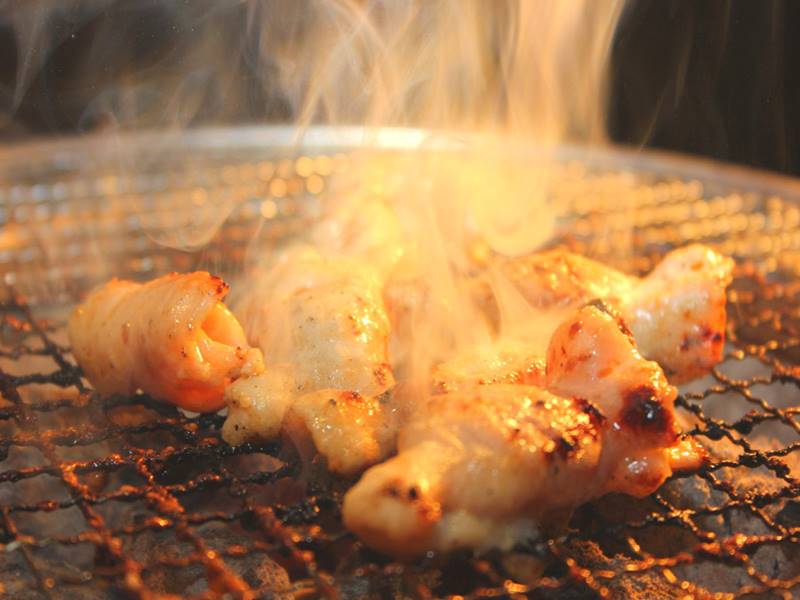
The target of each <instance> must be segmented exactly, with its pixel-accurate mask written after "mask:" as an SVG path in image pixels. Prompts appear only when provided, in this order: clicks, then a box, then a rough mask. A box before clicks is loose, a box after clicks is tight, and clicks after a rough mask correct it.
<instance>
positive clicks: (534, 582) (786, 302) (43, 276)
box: [0, 148, 800, 598]
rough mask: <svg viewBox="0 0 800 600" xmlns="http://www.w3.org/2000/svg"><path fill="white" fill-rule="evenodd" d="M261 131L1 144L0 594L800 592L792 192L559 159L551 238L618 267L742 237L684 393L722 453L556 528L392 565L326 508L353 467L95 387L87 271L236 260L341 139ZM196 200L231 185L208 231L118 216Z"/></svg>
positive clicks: (319, 193) (210, 199) (311, 189)
mask: <svg viewBox="0 0 800 600" xmlns="http://www.w3.org/2000/svg"><path fill="white" fill-rule="evenodd" d="M261 152H262V154H261V155H259V154H258V153H257V152H255V151H254V150H253V149H252V148H251V149H247V151H240V152H239V154H237V153H236V152H233V151H232V150H231V149H230V148H225V149H222V150H219V149H212V150H209V149H205V150H204V151H202V152H199V151H197V152H194V153H192V154H191V156H189V157H186V156H182V157H180V160H178V159H175V160H174V162H173V163H170V162H169V161H168V160H166V159H165V158H164V155H160V156H161V158H162V159H163V160H161V161H160V162H159V161H154V162H158V164H157V165H150V166H149V167H143V166H142V165H141V164H139V165H137V173H139V174H138V175H137V176H136V177H133V176H127V177H121V176H119V175H118V173H119V172H120V170H119V164H118V163H113V164H112V163H108V164H104V165H98V164H94V163H91V164H90V165H89V166H86V163H85V161H86V160H87V158H86V156H83V157H81V156H78V157H75V156H69V157H67V158H64V156H62V155H58V154H57V153H56V154H53V155H49V156H50V158H49V159H48V160H49V161H50V162H46V161H45V162H43V163H42V165H41V166H39V167H37V168H34V167H32V166H30V164H27V163H23V161H21V160H19V161H16V162H15V161H13V160H9V159H6V160H5V163H3V164H4V165H5V167H2V168H5V169H6V170H5V171H4V172H3V171H2V169H0V172H3V175H4V177H5V181H6V182H9V183H8V185H6V186H5V187H3V188H2V189H0V198H1V199H2V204H1V205H0V206H1V208H0V211H2V212H0V221H1V222H2V223H3V226H4V228H3V230H2V231H3V232H2V233H0V242H2V244H0V273H2V274H3V277H4V279H5V283H6V286H7V287H6V290H5V292H4V295H3V300H2V304H0V319H2V321H1V322H0V395H1V396H2V399H1V400H0V596H3V597H9V598H78V597H81V598H107V597H133V598H154V597H158V595H159V594H176V595H178V596H182V597H197V598H212V597H225V595H226V594H227V595H228V596H229V597H236V598H261V597H264V598H272V597H275V598H284V597H286V598H288V597H291V596H292V595H294V596H297V597H319V596H324V597H364V596H372V597H421V598H427V597H440V596H448V595H461V596H466V597H525V596H530V597H543V598H550V597H552V598H584V597H587V598H591V597H596V596H600V597H612V598H617V597H619V598H628V597H638V598H683V597H698V598H701V597H715V598H716V597H719V598H724V597H748V598H767V597H785V598H791V597H794V596H795V595H796V594H797V590H798V589H800V544H799V543H798V542H800V498H798V496H799V495H800V422H798V413H800V402H798V398H800V394H798V384H800V279H798V277H797V268H798V267H800V260H798V256H797V253H798V251H799V250H800V230H798V227H797V225H798V224H799V223H800V210H798V206H797V205H795V204H794V199H793V198H790V197H789V194H785V195H780V194H775V193H765V192H764V191H763V190H756V191H754V190H752V189H746V187H747V186H741V187H742V189H737V188H736V186H731V185H730V184H725V185H723V184H721V183H720V182H719V181H714V179H713V178H709V179H708V180H705V181H704V180H702V179H691V178H687V177H684V176H681V174H680V173H677V174H676V175H674V176H672V177H670V176H664V175H663V174H659V173H653V172H650V173H648V172H646V171H645V170H641V169H633V168H631V167H627V166H626V165H624V164H619V163H617V164H612V165H600V166H599V167H598V166H594V167H593V166H591V164H590V166H589V167H587V166H586V164H584V162H574V161H569V160H567V161H565V162H564V163H563V164H562V166H560V167H559V169H561V171H560V175H559V177H560V178H561V179H560V183H559V184H558V185H556V186H555V187H554V190H553V194H554V196H556V197H557V199H558V205H559V207H560V210H561V211H562V216H561V220H560V225H559V227H560V229H559V231H560V234H559V236H558V243H561V244H565V245H567V246H569V247H571V248H572V249H574V250H576V251H578V252H582V253H585V254H587V255H589V256H592V257H594V258H598V259H600V260H603V261H605V262H609V263H611V264H615V265H616V266H619V267H620V268H624V269H626V270H628V271H631V272H646V271H647V270H648V269H649V268H651V266H652V264H654V262H656V261H657V260H658V259H659V257H660V256H662V255H663V253H664V252H665V251H667V250H668V249H670V248H672V247H676V246H678V245H681V244H684V243H687V242H690V241H703V242H706V243H710V244H712V245H714V246H715V247H717V248H718V249H720V250H721V251H723V252H725V253H727V254H730V255H733V256H735V257H736V259H737V262H738V267H737V273H736V278H735V281H734V283H733V285H732V286H731V289H730V291H729V304H728V310H729V325H728V343H727V346H726V355H725V359H724V360H723V361H722V363H721V364H720V365H718V367H717V368H716V369H715V371H714V373H713V374H712V375H711V376H709V377H707V378H705V379H703V380H701V381H696V382H693V383H692V384H690V385H688V386H686V387H685V388H683V389H682V390H681V392H682V393H681V395H680V397H679V399H678V403H677V404H678V411H679V413H680V415H681V418H682V420H683V421H684V427H685V429H687V430H689V431H691V432H692V434H694V435H695V436H696V437H697V438H698V439H699V440H700V441H701V442H702V443H703V444H704V445H705V446H706V447H707V448H709V449H710V451H711V452H712V454H713V456H714V459H713V460H712V462H711V464H709V465H708V466H707V467H705V468H703V469H702V470H701V471H700V472H699V473H696V474H692V475H689V476H682V477H675V478H673V479H672V480H670V481H668V482H667V483H666V484H665V485H664V486H662V488H661V489H660V490H659V491H658V492H657V493H655V494H653V495H652V496H651V497H650V498H647V499H645V500H633V499H631V498H627V497H622V496H620V497H606V498H603V499H601V500H598V501H596V502H593V503H591V504H589V505H587V506H584V507H582V508H581V509H579V510H578V511H577V513H576V514H575V516H574V517H573V520H572V522H571V524H570V528H569V529H568V531H567V532H566V533H565V535H563V536H562V537H559V538H557V539H551V540H546V541H541V542H538V543H535V544H534V543H532V544H531V545H530V546H526V547H519V548H516V549H515V550H514V551H513V552H509V553H490V554H488V555H484V556H480V557H474V556H471V555H468V554H460V555H456V556H451V557H447V558H442V557H437V556H432V557H428V558H426V559H424V560H423V561H420V562H418V563H413V564H400V563H395V562H391V561H390V560H388V559H387V558H386V557H383V556H380V555H378V554H375V553H373V552H371V551H369V550H368V549H366V548H364V547H362V546H361V545H360V543H359V542H358V541H357V540H355V539H354V538H353V537H352V536H351V535H350V534H348V533H347V532H346V531H345V530H343V528H342V526H341V524H340V520H339V508H340V501H341V497H342V494H343V492H344V491H345V490H346V488H347V482H342V481H338V480H336V479H333V478H330V477H329V476H328V475H327V474H326V472H325V470H324V467H323V466H321V465H314V466H312V467H311V469H310V471H304V472H301V471H302V469H301V466H300V461H299V459H298V457H297V456H296V453H295V451H294V449H293V448H291V447H288V446H287V445H283V446H282V445H281V444H280V443H277V442H276V443H271V444H263V445H256V444H248V445H245V446H242V447H239V448H235V449H234V448H230V447H229V446H227V445H226V444H224V443H223V442H221V440H220V437H219V430H220V427H221V425H222V422H223V417H221V416H219V415H206V416H192V415H187V414H184V413H182V412H180V411H178V410H176V409H174V408H173V407H171V406H166V405H164V404H160V403H157V402H154V401H152V400H151V399H149V398H147V397H145V396H134V397H128V398H114V399H111V400H106V401H102V400H99V399H98V398H97V397H96V396H94V395H93V394H92V393H91V390H90V388H89V387H88V386H87V384H86V383H85V381H83V380H82V379H81V374H80V372H79V370H78V369H77V367H76V366H75V364H74V362H73V361H72V359H71V357H70V355H69V353H68V349H67V348H66V347H65V344H66V340H65V336H64V332H63V311H61V310H59V306H63V305H67V304H69V303H70V302H72V301H74V299H75V297H76V296H77V295H79V294H80V293H81V292H83V291H85V290H86V289H87V287H88V286H89V285H91V284H93V283H95V282H97V281H100V280H102V279H104V278H105V277H107V276H109V275H111V274H115V275H121V276H128V277H149V276H152V275H154V274H159V273H163V272H165V271H167V270H173V269H175V270H186V269H191V268H197V267H204V268H210V269H211V270H215V271H223V272H225V271H227V272H230V271H231V269H232V265H236V264H237V263H238V262H239V261H241V259H242V256H243V255H244V253H245V251H246V248H247V246H248V243H249V241H250V240H251V239H252V238H253V236H254V235H255V234H256V233H257V230H258V229H259V228H261V229H263V226H264V223H266V224H267V226H268V228H269V231H271V232H272V234H271V235H276V236H277V235H279V236H286V235H291V233H292V232H293V231H295V230H297V228H298V227H300V226H301V223H302V216H303V215H304V214H306V208H304V207H311V206H313V205H314V203H316V202H318V201H319V199H320V198H324V196H325V190H326V187H327V185H328V182H329V181H330V178H331V177H332V176H334V175H335V174H336V173H338V172H340V171H342V170H346V169H347V168H348V164H349V163H348V161H349V160H350V159H349V158H348V155H347V154H342V153H333V152H325V151H319V152H316V153H313V152H307V153H306V154H305V155H304V156H302V157H300V158H296V159H291V160H289V159H285V158H280V156H275V155H274V152H273V154H269V152H268V151H267V150H264V149H262V151H261ZM58 161H61V163H60V167H59V166H58V164H55V163H58ZM64 161H66V163H64ZM81 161H84V162H81ZM586 162H587V163H591V161H586ZM156 167H157V168H156ZM37 169H38V170H37ZM676 177H677V178H676ZM170 202H171V203H172V204H170ZM188 203H192V205H193V206H195V207H196V208H197V210H199V211H200V212H201V213H202V209H203V206H205V205H206V204H209V205H218V204H219V203H228V204H229V205H230V206H231V207H234V208H232V209H231V211H230V215H229V218H228V219H227V221H225V224H224V225H223V227H222V230H221V233H220V234H219V235H217V236H216V237H214V238H213V239H212V241H211V243H210V244H208V245H207V246H206V247H205V248H204V249H203V250H202V251H199V252H194V253H187V252H180V251H176V250H168V249H165V248H163V247H160V246H158V245H156V244H155V243H153V242H152V240H151V239H149V238H147V237H146V236H144V235H143V234H142V233H141V227H140V225H141V223H140V222H139V221H137V220H136V219H137V218H139V217H141V216H142V215H146V214H147V211H148V210H150V211H151V212H152V211H155V210H156V209H157V208H158V210H159V211H161V212H160V213H159V216H157V218H156V221H151V222H150V225H149V226H150V230H151V232H152V231H158V228H157V225H158V223H159V222H160V221H158V219H162V220H163V221H164V223H168V222H169V220H170V219H172V218H173V216H174V215H172V214H171V213H170V212H169V210H168V209H169V207H170V206H172V207H173V209H174V210H175V211H181V210H184V209H185V207H186V206H188V205H189V204H188ZM89 215H91V216H92V219H91V221H87V219H86V217H87V216H89ZM201 217H202V214H201ZM141 218H144V217H141ZM209 218H210V217H209ZM87 223H88V224H87ZM153 223H155V224H156V226H155V227H154V225H153ZM120 224H122V225H123V226H124V227H125V229H124V231H120ZM156 237H158V235H157V234H156ZM101 251H102V254H103V256H104V260H103V261H99V260H96V257H97V256H98V252H101Z"/></svg>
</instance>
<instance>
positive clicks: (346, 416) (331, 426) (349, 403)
mask: <svg viewBox="0 0 800 600" xmlns="http://www.w3.org/2000/svg"><path fill="white" fill-rule="evenodd" d="M293 417H296V418H297V419H298V420H299V421H300V422H301V423H302V425H303V426H304V427H305V429H306V430H307V431H308V433H309V434H310V436H311V439H312V440H313V442H314V446H315V447H316V449H317V451H318V452H319V453H320V454H322V455H323V456H324V457H325V458H327V460H328V468H329V469H331V470H332V471H334V472H336V473H340V474H342V475H355V474H357V473H359V472H361V471H362V470H363V469H364V467H366V466H368V465H374V464H375V463H377V462H380V461H381V460H383V459H385V458H386V457H387V456H388V455H389V454H390V453H391V451H392V450H393V449H394V443H395V434H396V428H395V424H394V419H393V413H392V411H391V407H390V406H388V400H387V399H386V398H384V397H377V398H375V397H370V396H362V395H360V394H357V393H355V392H342V391H337V390H319V391H318V392H312V393H310V394H305V395H304V396H301V397H300V398H298V399H297V400H296V401H295V402H294V404H293V405H292V408H291V413H290V415H289V418H290V419H292V418H293Z"/></svg>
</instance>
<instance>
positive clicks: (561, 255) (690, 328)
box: [482, 244, 733, 383]
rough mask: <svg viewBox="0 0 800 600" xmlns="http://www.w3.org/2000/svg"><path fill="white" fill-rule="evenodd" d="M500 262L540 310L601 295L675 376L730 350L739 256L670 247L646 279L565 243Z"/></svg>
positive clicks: (685, 376) (692, 372)
mask: <svg viewBox="0 0 800 600" xmlns="http://www.w3.org/2000/svg"><path fill="white" fill-rule="evenodd" d="M499 269H500V271H501V272H502V273H503V274H504V275H505V277H507V278H508V279H509V280H510V281H511V282H512V283H513V284H514V285H515V286H516V287H517V289H518V290H519V291H520V292H521V294H522V295H523V296H524V297H525V299H526V300H527V301H528V302H529V303H530V304H531V305H533V306H534V307H536V308H539V309H554V308H564V307H574V306H579V305H581V304H583V303H585V302H588V301H590V300H593V299H602V300H604V301H606V302H607V303H609V304H610V305H612V306H614V307H615V308H616V309H617V310H619V311H620V313H621V314H622V316H623V318H624V319H625V322H626V323H627V324H628V326H629V327H630V329H631V331H632V332H633V334H634V337H635V338H636V341H637V343H638V345H639V348H640V350H641V351H642V354H643V355H644V356H645V357H647V358H648V359H651V360H655V361H657V362H658V363H659V364H660V365H661V366H662V368H663V369H664V371H665V372H666V373H667V375H668V376H669V378H670V380H671V381H673V382H675V383H679V382H683V381H688V380H691V379H694V378H696V377H700V376H702V375H704V374H706V373H707V372H708V371H710V370H711V369H712V368H713V367H714V365H715V364H717V363H718V362H719V360H720V358H721V357H722V350H723V346H724V339H725V288H726V286H727V285H728V284H729V283H730V280H731V274H732V270H733V261H732V260H731V259H729V258H727V257H724V256H721V255H720V254H718V253H716V252H714V251H713V250H711V249H710V248H708V247H706V246H703V245H700V244H694V245H690V246H686V247H684V248H680V249H678V250H674V251H672V252H670V253H669V254H667V255H666V256H665V257H664V260H663V261H662V262H661V263H660V264H659V265H658V266H657V267H656V268H655V269H654V270H653V271H652V272H651V273H650V274H649V275H648V276H647V277H644V278H642V279H639V278H636V277H630V276H628V275H625V274H623V273H620V272H619V271H617V270H615V269H613V268H611V267H608V266H606V265H603V264H601V263H598V262H595V261H593V260H590V259H588V258H584V257H583V256H579V255H577V254H573V253H570V252H566V251H564V250H552V251H548V252H542V253H539V254H532V255H529V256H523V257H519V258H512V259H504V260H502V261H501V262H500V264H499ZM487 289H488V286H487V287H484V288H483V292H482V293H483V294H486V290H487ZM489 305H491V302H490V303H489Z"/></svg>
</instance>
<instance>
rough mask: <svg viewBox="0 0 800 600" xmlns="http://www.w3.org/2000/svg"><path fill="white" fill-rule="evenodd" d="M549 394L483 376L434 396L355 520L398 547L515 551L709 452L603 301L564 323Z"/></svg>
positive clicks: (359, 500) (376, 538)
mask: <svg viewBox="0 0 800 600" xmlns="http://www.w3.org/2000/svg"><path fill="white" fill-rule="evenodd" d="M547 358H548V364H547V371H546V382H545V383H546V385H547V388H548V389H547V390H545V389H542V388H540V387H532V386H524V385H507V384H498V385H483V386H475V387H472V388H466V389H463V390H459V391H456V392H451V393H448V394H443V395H439V396H434V397H433V398H432V399H431V400H430V401H429V402H427V403H426V404H425V405H424V406H423V407H421V408H420V410H418V411H417V412H416V413H415V414H414V415H412V416H411V418H410V420H409V421H408V423H406V424H405V426H404V427H402V428H401V431H400V434H399V438H398V454H397V456H396V457H395V458H392V459H390V460H388V461H386V462H384V463H382V464H380V465H378V466H375V467H372V468H371V469H369V470H368V471H367V472H366V473H365V474H364V475H363V477H362V478H361V480H360V481H359V482H358V483H357V484H356V485H355V486H354V487H353V488H352V489H351V490H350V492H348V494H347V496H346V497H345V503H344V508H343V516H344V520H345V523H346V524H347V526H348V527H349V528H350V529H352V530H353V531H355V532H356V533H357V534H358V535H359V536H360V537H361V538H362V539H364V541H365V542H366V543H368V544H369V545H371V546H373V547H375V548H377V549H379V550H382V551H384V552H387V553H390V554H394V555H398V556H417V555H420V554H423V553H424V552H426V551H429V550H438V551H447V550H451V549H455V548H478V549H485V548H489V547H501V548H508V547H510V546H512V545H513V544H514V542H516V541H520V540H522V539H525V538H528V537H533V536H535V535H536V532H537V531H538V529H539V528H540V527H541V525H540V524H542V523H555V522H558V521H563V519H565V518H566V517H567V516H568V515H569V513H570V512H571V511H572V510H573V509H574V508H575V507H576V506H577V505H579V504H581V503H583V502H586V501H588V500H590V499H592V498H596V497H598V496H601V495H603V494H605V493H607V492H611V491H617V492H623V493H628V494H633V495H636V496H643V495H646V494H648V493H651V492H652V491H654V490H655V489H656V488H657V487H658V486H659V485H660V484H661V483H662V482H663V481H664V479H665V478H666V477H668V476H669V475H670V474H671V473H672V471H673V468H689V467H691V466H693V465H696V464H697V463H698V461H700V460H701V459H702V456H701V454H700V453H699V452H698V451H696V450H695V449H694V448H693V447H692V445H691V444H688V443H687V442H685V441H684V440H682V439H681V438H680V436H679V434H678V430H677V427H676V424H675V417H674V410H673V402H674V399H675V395H676V390H675V388H673V387H672V386H670V385H669V384H668V383H667V381H666V378H665V377H664V374H663V372H662V371H661V369H660V368H659V367H658V365H657V364H655V363H653V362H649V361H646V360H644V359H643V358H642V357H641V355H640V354H639V353H638V351H637V350H636V347H635V343H634V341H633V338H632V337H631V335H630V333H629V332H628V331H627V330H626V328H625V327H624V325H623V324H622V323H621V321H620V320H619V319H618V318H617V317H616V316H615V315H613V314H612V313H611V312H610V311H609V310H608V309H607V308H606V307H605V306H604V305H598V306H595V305H590V306H587V307H585V308H583V309H581V310H580V311H578V312H577V313H576V314H575V316H574V317H573V318H571V319H569V320H567V321H566V322H565V323H563V324H562V325H561V326H559V328H558V329H557V330H556V332H555V333H554V335H553V337H552V340H551V342H550V346H549V349H548V357H547Z"/></svg>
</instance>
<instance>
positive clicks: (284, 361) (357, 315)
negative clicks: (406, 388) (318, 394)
mask: <svg viewBox="0 0 800 600" xmlns="http://www.w3.org/2000/svg"><path fill="white" fill-rule="evenodd" d="M253 281H254V282H255V285H253V286H251V288H250V289H249V290H248V291H247V294H246V295H245V296H244V297H243V298H242V299H241V301H240V302H238V303H236V304H235V309H236V313H237V315H239V316H240V318H241V319H242V322H244V323H246V324H247V333H248V338H249V339H250V340H251V341H252V342H254V343H255V344H256V345H258V346H260V348H261V349H262V351H263V352H264V358H265V361H266V363H267V365H268V366H270V365H278V364H279V365H282V366H281V368H284V369H285V368H287V367H288V368H289V369H290V371H291V376H292V378H293V379H294V381H295V384H296V386H297V389H296V391H297V392H298V393H303V392H312V391H316V390H320V389H338V390H345V391H352V392H358V393H360V394H364V395H378V394H381V393H383V392H384V391H386V390H387V389H388V388H390V387H391V386H392V385H393V384H394V377H393V375H392V370H391V367H390V365H389V359H388V348H387V346H388V339H389V332H390V326H389V319H388V316H387V314H386V308H385V306H384V303H383V298H382V296H381V285H380V281H379V280H378V278H377V276H376V275H375V273H374V271H373V270H372V269H371V268H369V266H368V265H367V264H365V263H362V262H361V261H358V260H355V259H348V258H337V257H322V256H321V255H320V254H318V253H317V252H316V251H314V250H312V249H309V248H307V247H298V248H294V249H291V250H289V251H287V253H286V255H285V256H282V257H281V258H280V259H279V261H278V262H277V263H276V264H274V265H273V266H271V267H270V268H269V269H267V270H266V271H265V272H263V273H256V274H255V276H254V278H253Z"/></svg>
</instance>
